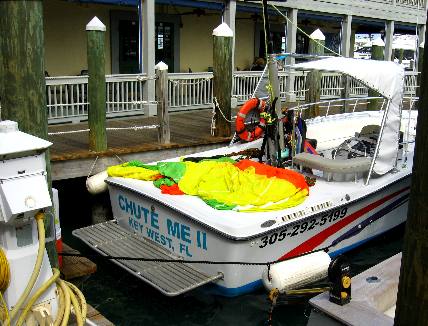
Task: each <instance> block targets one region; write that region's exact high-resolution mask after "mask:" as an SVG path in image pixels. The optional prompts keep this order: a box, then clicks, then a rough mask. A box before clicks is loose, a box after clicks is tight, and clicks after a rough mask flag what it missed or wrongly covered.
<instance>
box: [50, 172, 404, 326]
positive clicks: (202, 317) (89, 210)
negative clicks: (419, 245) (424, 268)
mask: <svg viewBox="0 0 428 326" xmlns="http://www.w3.org/2000/svg"><path fill="white" fill-rule="evenodd" d="M54 187H55V188H57V189H58V190H59V196H60V218H61V224H62V232H63V239H64V242H66V243H67V244H69V245H71V246H72V247H73V248H75V249H77V250H79V251H80V252H82V253H83V254H88V255H92V254H94V251H92V250H91V249H89V248H88V247H87V246H86V245H84V244H83V243H82V242H80V241H79V240H77V239H75V238H73V236H72V235H71V231H72V230H73V229H75V228H78V227H82V226H85V225H89V224H91V223H92V222H93V221H94V222H96V221H100V220H101V217H102V216H104V215H106V216H107V218H109V217H110V218H111V212H110V204H109V199H108V195H107V194H104V195H98V196H95V197H93V196H91V195H89V194H87V192H86V189H85V180H84V179H74V180H68V181H61V182H55V183H54ZM95 207H98V209H95ZM100 208H101V209H100ZM402 237H403V228H399V229H396V230H394V231H392V232H389V233H388V234H386V235H383V236H381V237H379V238H377V239H375V240H373V241H371V242H369V243H367V244H365V245H364V246H362V247H360V248H358V249H356V250H353V251H351V252H349V253H347V257H348V258H349V259H350V261H351V263H352V273H353V274H357V273H359V272H361V271H363V270H365V269H367V268H369V267H371V266H373V265H375V264H377V263H379V262H381V261H382V260H384V259H386V258H388V257H390V256H392V255H394V254H396V253H398V252H399V251H400V250H401V245H402ZM91 259H92V258H91ZM92 260H93V261H94V262H95V263H96V264H97V267H98V271H97V272H96V273H95V274H93V275H91V276H89V277H86V278H84V279H80V280H77V281H76V284H77V285H78V286H79V288H80V289H81V290H82V291H83V293H84V294H85V296H86V299H87V301H88V302H89V303H90V304H91V305H92V306H93V307H95V308H96V309H97V310H99V311H100V312H101V313H102V314H103V315H104V316H106V317H107V318H108V319H109V320H110V321H112V322H113V323H115V324H116V325H219V326H226V325H267V317H268V310H269V307H270V305H269V303H268V301H267V296H266V292H265V291H264V290H262V289H261V290H259V291H258V292H255V293H252V294H248V295H244V296H240V297H237V298H225V297H220V296H215V295H212V294H208V293H207V291H205V290H195V291H193V292H191V293H189V294H186V295H183V296H179V297H175V298H168V297H165V296H163V295H161V294H160V293H159V292H157V291H156V290H154V289H153V288H152V287H150V286H148V285H146V284H145V283H144V282H142V281H141V280H139V279H137V278H135V277H133V276H132V275H130V274H129V273H128V272H126V271H124V270H123V269H121V268H119V267H117V266H116V265H115V264H113V263H111V262H108V261H105V260H103V259H102V258H95V259H92ZM309 311H310V310H309V308H308V305H307V302H302V303H299V304H292V305H279V306H277V307H276V308H275V310H274V313H273V322H272V325H306V322H307V317H306V316H305V315H308V314H309Z"/></svg>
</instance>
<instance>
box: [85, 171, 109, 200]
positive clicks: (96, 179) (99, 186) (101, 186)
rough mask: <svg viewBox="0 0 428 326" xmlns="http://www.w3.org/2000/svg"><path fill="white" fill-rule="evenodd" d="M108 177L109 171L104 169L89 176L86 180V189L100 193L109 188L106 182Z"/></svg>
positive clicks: (93, 193)
mask: <svg viewBox="0 0 428 326" xmlns="http://www.w3.org/2000/svg"><path fill="white" fill-rule="evenodd" d="M107 178H108V174H107V171H103V172H100V173H97V174H94V175H93V176H91V177H89V178H88V179H87V180H86V189H88V191H89V193H90V194H92V195H96V194H100V193H102V192H104V191H106V190H107V183H105V182H104V180H105V179H107Z"/></svg>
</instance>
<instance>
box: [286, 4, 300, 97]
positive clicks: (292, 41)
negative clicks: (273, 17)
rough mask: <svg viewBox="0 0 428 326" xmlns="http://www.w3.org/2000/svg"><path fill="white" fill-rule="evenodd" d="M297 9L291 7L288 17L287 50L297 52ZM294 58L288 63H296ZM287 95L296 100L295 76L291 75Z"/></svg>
mask: <svg viewBox="0 0 428 326" xmlns="http://www.w3.org/2000/svg"><path fill="white" fill-rule="evenodd" d="M297 12H298V10H297V9H293V8H289V9H288V13H287V17H288V19H289V20H287V48H286V52H288V53H295V52H296V39H297ZM294 62H295V60H294V58H291V57H289V58H287V64H289V65H292V64H294ZM286 96H287V101H289V102H294V101H295V100H296V95H295V94H294V76H293V75H290V76H289V78H288V82H287V85H286Z"/></svg>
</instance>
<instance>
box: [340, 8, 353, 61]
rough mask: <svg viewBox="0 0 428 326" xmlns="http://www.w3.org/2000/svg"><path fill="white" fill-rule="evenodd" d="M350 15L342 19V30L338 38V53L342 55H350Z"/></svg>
mask: <svg viewBox="0 0 428 326" xmlns="http://www.w3.org/2000/svg"><path fill="white" fill-rule="evenodd" d="M351 26H352V15H346V16H345V17H344V18H343V20H342V32H341V36H342V37H341V40H340V53H341V54H342V55H343V56H344V57H350V56H351V36H352V29H351Z"/></svg>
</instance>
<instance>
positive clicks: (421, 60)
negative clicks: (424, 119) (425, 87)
mask: <svg viewBox="0 0 428 326" xmlns="http://www.w3.org/2000/svg"><path fill="white" fill-rule="evenodd" d="M424 46H425V42H422V43H421V44H419V53H418V66H417V67H418V69H417V70H418V76H417V77H416V80H417V85H418V86H419V87H417V88H416V96H418V97H419V96H421V77H422V67H423V64H424ZM418 107H420V106H419V105H418Z"/></svg>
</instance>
